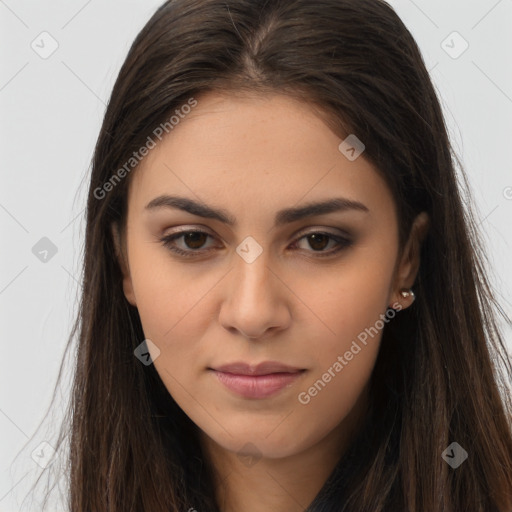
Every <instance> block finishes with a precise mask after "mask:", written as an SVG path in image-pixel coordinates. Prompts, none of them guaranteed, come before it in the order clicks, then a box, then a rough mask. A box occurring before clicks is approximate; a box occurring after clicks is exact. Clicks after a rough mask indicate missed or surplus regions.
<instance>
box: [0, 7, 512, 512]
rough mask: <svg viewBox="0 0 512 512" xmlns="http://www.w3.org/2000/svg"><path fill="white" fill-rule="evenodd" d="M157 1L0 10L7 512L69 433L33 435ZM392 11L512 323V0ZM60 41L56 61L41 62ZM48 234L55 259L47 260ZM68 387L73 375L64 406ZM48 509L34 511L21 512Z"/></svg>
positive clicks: (0, 479)
mask: <svg viewBox="0 0 512 512" xmlns="http://www.w3.org/2000/svg"><path fill="white" fill-rule="evenodd" d="M160 3H161V2H160V1H147V0H146V1H144V2H143V1H142V0H140V1H134V0H131V1H126V0H123V1H121V0H115V1H114V0H108V1H106V0H104V1H102V2H100V1H99V0H89V1H84V0H66V1H63V0H59V1H53V2H51V3H49V2H41V1H39V2H36V1H35V0H30V1H25V2H23V3H21V4H20V3H19V2H15V1H14V0H5V1H4V0H0V34H1V36H0V37H1V45H0V52H1V62H2V66H1V69H0V106H1V110H0V111H1V118H0V119H1V121H0V130H1V137H0V144H1V164H0V169H1V173H2V175H1V186H0V227H1V233H2V237H1V240H2V245H1V251H0V258H1V259H0V322H1V331H0V332H1V333H2V336H1V343H2V347H1V353H2V357H1V358H0V433H1V437H0V439H1V441H0V512H11V511H16V512H17V511H20V510H22V509H21V499H22V497H23V496H24V495H25V493H26V491H27V490H28V488H29V486H30V485H31V484H32V483H33V482H34V480H35V478H36V477H37V475H38V474H39V472H40V467H39V465H38V464H37V463H36V460H38V461H39V463H40V464H44V460H45V458H46V457H47V456H48V453H49V452H50V451H51V450H50V449H49V448H48V446H46V445H42V446H40V445H41V443H43V442H49V443H50V444H51V442H52V439H54V437H55V435H56V431H57V428H58V426H59V421H60V418H61V417H60V409H61V406H57V407H56V410H55V411H54V415H53V416H52V417H51V420H50V422H49V424H47V428H46V429H44V428H43V429H42V430H41V431H40V432H39V433H38V436H36V437H35V438H34V439H31V437H32V436H33V435H34V433H35V430H36V428H37V426H38V425H39V422H40V421H41V420H42V418H43V415H44V413H45V412H46V408H47V407H48V405H49V401H50V398H51V396H52V393H53V390H54V386H55V382H56V378H57V374H58V369H59V364H60V361H61V359H62V357H63V351H64V347H65V344H66V341H67V338H68V334H69V331H70V329H71V323H72V320H73V318H74V314H75V312H76V304H77V294H78V293H79V289H80V285H79V283H78V281H77V276H79V275H80V264H81V262H80V255H81V251H82V248H83V229H84V222H83V211H84V206H85V192H86V184H87V175H88V170H89V163H90V159H91V156H92V151H93V147H94V143H95V140H96V137H97V134H98V131H99V128H100V123H101V120H102V116H103V112H104V108H105V103H106V101H107V99H108V96H109V94H110V91H111V88H112V86H113V83H114V80H115V77H116V75H117V72H118V70H119V68H120V66H121V63H122V61H123V59H124V58H125V56H126V53H127V51H128V48H129V46H130V44H131V43H132V41H133V39H134V37H135V36H136V34H137V33H138V31H139V30H140V29H141V28H142V26H143V25H144V23H145V22H146V21H147V20H148V19H149V17H150V15H151V14H152V13H153V12H154V10H155V8H156V7H157V6H158V5H160ZM390 3H391V4H392V5H393V6H394V7H395V8H396V10H397V12H398V14H399V15H400V16H401V18H402V19H403V20H404V22H405V24H406V25H407V26H408V28H409V29H410V30H411V32H412V33H413V35H414V37H415V38H416V40H417V42H418V44H419V46H420V48H421V50H422V53H423V55H424V57H425V60H426V63H427V67H428V69H429V70H430V72H431V76H432V79H433V80H434V83H435V85H436V87H437V89H438V91H439V95H440V97H441V101H442V104H443V108H444V111H445V115H446V120H447V123H448V126H449V129H450V135H451V137H452V140H453V142H454V143H455V148H456V150H457V152H458V155H459V156H460V157H461V159H462V162H463V164H464V166H465V169H466V172H467V174H468V176H469V180H470V183H471V186H472V190H473V194H474V198H475V200H476V204H477V214H478V217H479V221H480V228H481V229H482V231H483V233H484V235H485V238H484V241H485V242H486V244H487V248H488V253H489V256H490V260H491V264H492V269H491V270H492V274H491V278H492V282H493V284H494V285H495V287H496V289H497V291H498V292H499V293H500V294H501V297H502V304H503V308H504V310H505V311H506V312H507V313H508V314H509V315H512V305H511V302H512V300H511V290H512V270H511V268H510V261H512V258H511V255H512V248H511V239H512V237H511V234H512V231H511V220H512V172H511V164H510V159H509V157H508V156H507V155H508V153H507V152H508V150H509V149H510V146H511V141H512V123H511V120H512V65H511V64H512V63H511V57H510V55H511V53H510V52H511V50H512V31H511V30H510V27H512V0H499V1H497V0H479V1H476V0H472V1H468V0H464V1H463V0H457V1H450V2H447V1H446V0H444V1H441V0H435V1H433V0H428V1H427V0H416V1H412V0H396V1H392V2H390ZM45 31H46V32H48V33H49V34H50V36H47V35H43V36H41V35H40V34H41V33H42V32H45ZM454 31H456V32H458V33H459V34H460V36H461V37H459V36H457V35H453V32H454ZM52 41H56V43H55V42H52ZM443 41H444V42H443ZM464 41H467V44H469V47H468V48H467V50H466V51H464V52H463V53H461V52H462V50H463V49H464V47H465V42H464ZM52 44H58V47H57V49H56V51H55V52H54V53H53V54H52V55H50V56H47V55H45V54H44V53H43V52H45V51H46V52H48V51H49V50H51V45H52ZM33 47H34V48H33ZM36 50H37V51H36ZM38 52H39V53H38ZM41 55H42V56H43V57H47V58H42V56H41ZM82 180H85V181H82ZM43 237H46V238H48V239H49V240H50V241H51V243H52V244H53V245H54V246H55V248H56V250H57V252H56V253H55V254H52V252H51V249H50V252H48V253H47V255H46V259H47V261H46V262H45V261H41V258H44V256H45V253H44V252H39V251H44V250H45V249H48V245H47V244H48V242H47V241H43V242H40V240H41V239H42V238H43ZM38 243H39V244H42V245H41V246H40V245H36V244H38ZM45 244H46V245H45ZM34 246H36V249H35V250H34V251H33V247H34ZM34 252H35V253H36V254H34ZM505 333H506V337H507V342H508V344H509V347H510V348H511V349H512V333H511V332H510V331H508V330H507V331H505ZM68 369H69V366H68ZM69 382H70V372H69V371H68V372H67V373H66V374H65V378H64V383H63V386H62V389H60V391H59V395H60V396H62V400H64V402H62V404H63V403H65V400H67V392H68V386H69ZM22 448H23V450H22ZM34 450H35V452H34ZM33 452H34V456H33V457H32V453H33ZM17 454H18V457H17V458H16V460H15V461H14V464H13V460H14V458H15V456H16V455H17ZM39 508H40V507H38V506H37V504H32V505H31V506H29V504H28V503H26V504H25V506H24V507H23V510H31V511H32V510H38V509H39ZM61 509H62V507H59V506H58V505H57V504H55V506H54V510H61Z"/></svg>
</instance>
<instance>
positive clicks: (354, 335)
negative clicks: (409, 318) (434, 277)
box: [124, 93, 415, 458]
mask: <svg viewBox="0 0 512 512" xmlns="http://www.w3.org/2000/svg"><path fill="white" fill-rule="evenodd" d="M197 100H198V104H197V106H195V108H193V109H192V111H191V112H190V113H189V114H188V115H186V116H184V117H183V119H180V122H179V123H178V124H177V125H175V126H174V128H173V129H172V131H171V132H170V133H169V135H168V136H167V137H166V138H164V139H163V140H162V142H160V143H159V144H158V145H157V146H156V147H155V148H154V149H151V150H150V151H149V154H148V155H147V156H146V157H145V159H144V160H143V161H142V163H141V165H140V166H139V168H138V169H137V170H136V171H134V175H133V177H132V178H133V181H132V183H131V184H130V190H129V198H128V219H127V231H126V239H125V241H126V255H127V261H128V267H127V268H126V269H125V270H124V272H125V279H124V292H125V295H126V297H127V299H128V300H129V301H130V303H131V304H133V305H135V306H136V307H137V308H138V311H139V314H140V318H141V321H142V326H143V329H144V334H145V336H146V338H147V339H149V340H151V342H152V343H153V344H154V345H156V346H157V347H158V350H159V355H156V354H157V353H156V352H153V357H154V364H155V367H156V370H157V371H158V374H159V375H160V377H161V379H162V381H163V383H164V384H165V386H166V387H167V389H168V390H169V393H170V394H171V395H172V396H173V398H174V399H175V401H176V402H177V403H178V404H179V406H180V407H181V408H182V409H183V411H185V413H186V414H187V415H188V416H189V417H190V418H191V419H192V421H193V422H194V423H195V424H197V425H198V426H199V427H200V429H201V430H202V431H203V432H204V433H205V434H206V435H207V436H208V438H209V439H211V440H213V441H215V443H216V445H219V446H221V447H223V448H225V449H227V450H230V451H235V452H239V451H240V450H242V451H243V447H244V446H247V444H248V443H250V445H251V446H253V447H256V448H255V450H256V451H257V452H258V454H259V455H260V456H266V457H270V458H277V457H284V456H287V455H292V454H294V453H298V452H300V451H302V450H306V449H307V448H309V447H312V446H313V445H315V444H316V443H318V442H320V441H322V440H323V439H326V438H328V437H329V436H332V435H333V433H337V432H340V433H341V432H342V431H343V428H344V425H348V423H347V422H348V419H349V418H350V414H351V412H353V411H354V410H356V406H357V405H358V404H359V403H360V401H361V399H362V397H363V396H364V391H365V386H366V384H367V383H368V380H369V377H370V374H371V372H372V368H373V366H374V363H375V359H376V356H377V352H378V348H379V342H380V338H381V333H382V327H383V326H384V325H385V324H386V323H387V322H389V321H390V317H389V316H385V313H386V310H387V308H388V306H392V305H393V303H394V306H395V308H396V307H397V302H396V301H399V300H400V301H401V306H400V305H398V309H399V308H400V307H407V306H408V305H409V303H408V302H407V300H406V299H403V298H400V296H399V294H398V290H399V288H401V287H402V286H410V285H411V284H412V283H413V282H414V275H413V274H414V272H415V268H414V264H411V263H410V261H409V260H407V261H406V262H405V263H404V264H400V265H399V264H398V263H399V262H397V256H398V231H397V218H396V213H395V206H394V202H393V199H392V196H391V193H390V191H389V190H388V188H387V186H386V184H385V182H384V181H383V179H382V178H381V177H380V176H379V175H378V173H377V172H376V170H375V168H374V167H373V166H372V165H371V164H370V163H369V162H368V161H367V160H366V159H365V158H364V153H363V154H362V156H359V157H358V158H356V159H355V160H354V159H353V155H352V153H353V152H351V151H350V150H349V152H348V153H343V152H342V151H341V150H340V149H339V146H340V143H341V142H342V139H340V138H339V137H338V136H337V135H335V134H334V133H333V132H332V131H331V130H330V129H329V128H328V127H327V126H326V125H325V124H324V123H323V122H322V120H321V118H320V117H319V116H318V115H316V114H315V113H314V111H313V110H312V109H311V108H310V107H309V106H308V105H306V104H305V103H302V102H298V101H296V100H293V99H290V98H288V97H285V96H280V95H276V96H265V97H262V96H254V97H250V98H249V97H245V98H242V97H239V96H229V97H228V96H221V95H219V94H214V93H209V94H207V95H204V96H202V97H198V98H197ZM363 142H364V141H363ZM346 155H348V156H350V157H351V158H350V159H349V158H347V156H346ZM354 155H357V154H356V153H355V154H354ZM166 196H172V197H173V198H176V197H179V198H181V200H180V202H177V201H176V200H175V199H174V200H171V199H169V198H166ZM157 198H159V199H157ZM155 200H156V201H155ZM334 200H337V201H339V203H338V206H337V207H332V208H328V207H325V208H324V207H322V206H319V207H318V208H317V209H316V210H315V209H311V211H308V210H307V209H305V207H306V206H311V205H312V204H313V203H319V204H320V203H325V202H332V201H334ZM344 201H351V202H353V203H354V204H355V203H357V204H356V206H354V204H350V203H346V204H345V203H343V202H344ZM195 203H200V205H201V206H194V207H193V205H194V204H195ZM151 204H152V205H153V206H151ZM344 204H345V207H343V205H344ZM148 205H149V206H148ZM173 205H174V206H173ZM331 206H332V204H331ZM187 210H194V211H193V212H192V211H187ZM212 212H218V213H217V214H215V215H214V214H213V213H212ZM227 221H229V222H227ZM190 231H200V233H195V234H194V233H192V234H188V235H184V234H185V233H189V232H190ZM179 234H181V236H177V237H176V238H175V239H174V240H171V239H168V240H167V245H166V242H165V241H163V240H162V239H163V238H164V237H170V236H171V235H179ZM174 250H181V251H184V252H185V253H186V254H187V255H188V256H187V255H183V254H179V253H177V252H174ZM399 281H400V282H399ZM398 314H399V313H398ZM141 342H142V340H141ZM269 361H271V362H277V363H280V364H282V365H287V366H288V367H292V368H293V369H297V370H300V371H291V370H290V369H288V372H282V369H280V368H278V367H267V369H266V371H265V368H263V370H262V373H267V374H268V373H274V375H273V376H268V375H267V377H264V376H262V375H259V376H255V375H252V376H239V377H235V376H234V375H233V374H236V373H240V372H241V371H242V370H241V369H240V368H232V369H231V372H232V373H231V376H230V375H229V374H227V372H226V373H222V372H219V371H215V370H216V369H219V368H220V367H221V366H223V365H229V364H231V363H237V362H245V363H246V364H247V365H249V367H251V366H255V365H258V364H259V363H262V362H269ZM141 364H142V363H141ZM249 369H250V368H249ZM276 373H280V374H281V375H276ZM283 373H284V375H283ZM226 383H230V384H229V385H228V384H226Z"/></svg>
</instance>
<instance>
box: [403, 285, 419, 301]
mask: <svg viewBox="0 0 512 512" xmlns="http://www.w3.org/2000/svg"><path fill="white" fill-rule="evenodd" d="M400 295H401V296H402V297H403V298H404V299H407V297H409V296H411V297H412V300H413V301H414V299H415V298H416V295H414V292H413V291H412V288H409V289H408V290H407V289H406V288H404V289H402V290H400Z"/></svg>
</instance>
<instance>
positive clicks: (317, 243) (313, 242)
mask: <svg viewBox="0 0 512 512" xmlns="http://www.w3.org/2000/svg"><path fill="white" fill-rule="evenodd" d="M307 239H308V243H309V245H310V246H311V248H312V249H315V251H321V250H323V249H325V248H326V246H327V245H328V244H329V240H330V237H329V236H327V235H325V234H323V233H313V234H312V235H307Z"/></svg>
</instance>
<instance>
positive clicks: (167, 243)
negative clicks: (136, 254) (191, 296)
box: [160, 229, 352, 258]
mask: <svg viewBox="0 0 512 512" xmlns="http://www.w3.org/2000/svg"><path fill="white" fill-rule="evenodd" d="M189 233H201V234H205V235H207V236H209V237H212V238H214V237H213V235H210V233H207V232H205V231H201V230H199V229H187V230H186V231H180V232H179V233H173V234H171V235H167V236H164V237H162V238H161V239H160V242H161V243H162V245H163V246H164V247H165V248H166V249H168V250H170V251H172V252H174V253H176V254H178V255H180V256H183V257H186V258H194V257H198V256H201V255H204V254H205V253H207V252H210V251H212V250H213V249H206V250H204V249H203V250H201V249H198V250H192V249H191V250H188V251H185V250H183V249H180V248H179V247H176V246H175V245H172V242H174V240H177V239H179V238H182V237H183V236H184V235H186V234H189ZM310 235H325V236H327V237H328V238H329V239H332V240H334V241H335V242H337V243H338V247H337V248H335V249H334V250H330V251H327V252H323V251H308V252H313V253H314V254H315V258H326V257H329V256H333V255H334V254H337V253H338V252H340V251H342V250H343V249H347V248H349V247H350V246H351V245H352V241H351V240H349V239H347V238H344V237H341V236H339V235H334V234H332V233H329V232H324V231H311V232H309V233H306V234H304V235H303V236H301V237H300V238H298V239H297V240H296V241H295V242H294V244H296V243H297V242H299V241H300V240H302V239H303V238H306V237H308V236H310Z"/></svg>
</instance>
